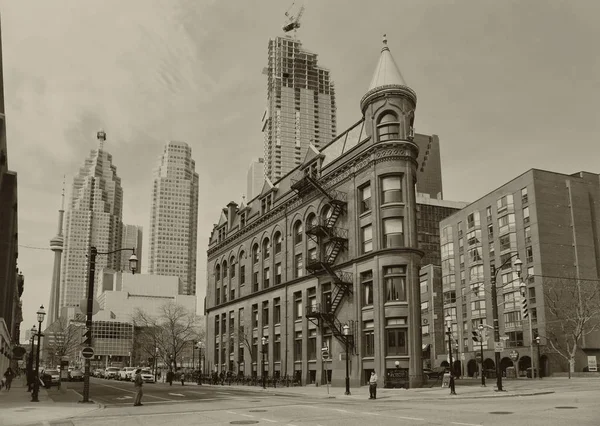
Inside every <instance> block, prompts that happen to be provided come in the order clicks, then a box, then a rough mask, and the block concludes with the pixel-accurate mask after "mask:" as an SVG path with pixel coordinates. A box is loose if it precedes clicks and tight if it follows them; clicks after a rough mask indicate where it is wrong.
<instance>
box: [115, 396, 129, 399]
mask: <svg viewBox="0 0 600 426" xmlns="http://www.w3.org/2000/svg"><path fill="white" fill-rule="evenodd" d="M115 399H133V396H129V395H125V396H119V397H117V398H115Z"/></svg>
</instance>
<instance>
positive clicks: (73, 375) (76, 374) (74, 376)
mask: <svg viewBox="0 0 600 426" xmlns="http://www.w3.org/2000/svg"><path fill="white" fill-rule="evenodd" d="M69 380H70V381H72V382H82V381H83V371H81V370H79V369H78V368H74V369H73V370H71V371H70V372H69Z"/></svg>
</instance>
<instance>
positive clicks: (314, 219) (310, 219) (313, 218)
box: [306, 213, 317, 229]
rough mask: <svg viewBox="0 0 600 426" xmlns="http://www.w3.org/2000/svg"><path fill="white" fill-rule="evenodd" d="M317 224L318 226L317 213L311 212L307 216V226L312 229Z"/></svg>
mask: <svg viewBox="0 0 600 426" xmlns="http://www.w3.org/2000/svg"><path fill="white" fill-rule="evenodd" d="M315 226H317V215H315V214H314V213H311V214H309V215H308V217H307V218H306V228H307V229H310V228H313V227H315Z"/></svg>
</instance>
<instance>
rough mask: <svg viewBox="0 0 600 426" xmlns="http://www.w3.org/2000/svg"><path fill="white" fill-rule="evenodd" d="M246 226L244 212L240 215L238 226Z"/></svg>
mask: <svg viewBox="0 0 600 426" xmlns="http://www.w3.org/2000/svg"><path fill="white" fill-rule="evenodd" d="M244 226H246V213H242V214H241V215H240V228H243V227H244Z"/></svg>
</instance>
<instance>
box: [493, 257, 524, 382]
mask: <svg viewBox="0 0 600 426" xmlns="http://www.w3.org/2000/svg"><path fill="white" fill-rule="evenodd" d="M518 255H519V254H518V253H515V254H513V255H512V256H510V257H509V258H508V259H506V260H505V261H504V263H502V265H500V267H499V268H498V269H496V267H495V266H494V265H492V270H491V272H492V273H491V281H492V317H493V320H494V345H496V342H500V324H499V320H498V287H496V278H497V276H498V272H500V271H501V270H502V267H503V266H504V265H506V264H507V263H509V262H510V261H511V260H512V259H513V258H515V257H517V256H518ZM522 265H523V262H521V260H520V259H519V258H518V257H517V260H515V266H516V267H517V274H518V275H519V278H520V277H521V266H522ZM494 355H495V356H494V358H495V361H496V386H497V390H498V392H502V391H503V389H502V370H501V368H500V352H498V351H497V350H496V348H495V347H494Z"/></svg>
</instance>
